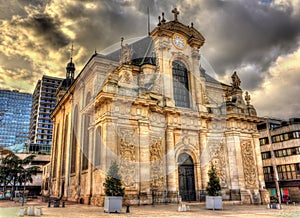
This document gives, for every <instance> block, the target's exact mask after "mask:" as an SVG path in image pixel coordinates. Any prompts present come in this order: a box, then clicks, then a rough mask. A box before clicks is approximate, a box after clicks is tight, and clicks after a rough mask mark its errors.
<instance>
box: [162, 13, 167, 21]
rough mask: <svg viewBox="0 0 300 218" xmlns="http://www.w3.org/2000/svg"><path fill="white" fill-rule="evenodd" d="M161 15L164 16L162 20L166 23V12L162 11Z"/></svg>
mask: <svg viewBox="0 0 300 218" xmlns="http://www.w3.org/2000/svg"><path fill="white" fill-rule="evenodd" d="M161 17H162V19H161V22H162V23H165V22H166V19H165V13H164V12H162V13H161Z"/></svg>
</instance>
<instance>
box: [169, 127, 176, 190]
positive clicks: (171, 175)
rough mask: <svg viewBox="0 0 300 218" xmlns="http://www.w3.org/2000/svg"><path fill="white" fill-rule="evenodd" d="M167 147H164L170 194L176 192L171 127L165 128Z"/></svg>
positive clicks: (172, 132)
mask: <svg viewBox="0 0 300 218" xmlns="http://www.w3.org/2000/svg"><path fill="white" fill-rule="evenodd" d="M166 141H167V145H166V148H167V150H166V154H167V156H166V158H167V162H166V167H167V189H168V191H169V192H170V191H171V192H175V191H177V189H176V173H175V172H176V167H177V164H176V163H177V161H176V160H175V153H174V146H175V145H174V129H173V128H171V127H168V128H167V137H166Z"/></svg>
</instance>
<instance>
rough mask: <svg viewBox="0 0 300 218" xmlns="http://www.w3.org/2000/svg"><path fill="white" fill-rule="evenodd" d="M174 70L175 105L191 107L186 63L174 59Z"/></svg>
mask: <svg viewBox="0 0 300 218" xmlns="http://www.w3.org/2000/svg"><path fill="white" fill-rule="evenodd" d="M172 72H173V73H172V75H173V95H174V101H175V106H177V107H185V108H189V107H190V97H189V78H188V72H187V69H186V67H185V65H184V63H182V62H181V61H174V62H173V64H172Z"/></svg>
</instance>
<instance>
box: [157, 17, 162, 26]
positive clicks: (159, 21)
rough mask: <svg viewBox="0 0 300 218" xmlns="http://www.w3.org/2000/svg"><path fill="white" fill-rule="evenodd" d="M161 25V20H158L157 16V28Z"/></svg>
mask: <svg viewBox="0 0 300 218" xmlns="http://www.w3.org/2000/svg"><path fill="white" fill-rule="evenodd" d="M160 25H161V20H160V16H158V24H157V26H160Z"/></svg>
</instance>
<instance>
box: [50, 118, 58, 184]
mask: <svg viewBox="0 0 300 218" xmlns="http://www.w3.org/2000/svg"><path fill="white" fill-rule="evenodd" d="M58 144H59V123H58V124H57V126H56V131H55V144H54V147H53V148H54V156H53V162H54V163H53V173H52V175H53V178H56V172H57V169H56V168H57V160H58Z"/></svg>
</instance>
